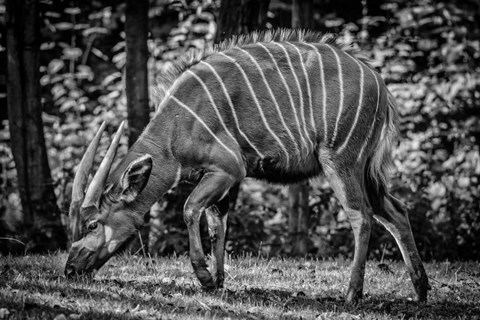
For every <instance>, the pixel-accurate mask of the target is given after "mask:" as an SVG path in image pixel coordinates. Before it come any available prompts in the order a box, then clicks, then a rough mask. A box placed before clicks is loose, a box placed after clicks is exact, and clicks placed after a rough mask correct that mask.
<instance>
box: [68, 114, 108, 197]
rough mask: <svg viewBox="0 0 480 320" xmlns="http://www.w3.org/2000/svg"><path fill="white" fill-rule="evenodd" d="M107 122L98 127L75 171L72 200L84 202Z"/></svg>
mask: <svg viewBox="0 0 480 320" xmlns="http://www.w3.org/2000/svg"><path fill="white" fill-rule="evenodd" d="M105 126H106V123H105V121H104V122H103V123H102V125H101V126H100V128H99V129H98V131H97V133H96V134H95V137H94V138H93V140H92V142H90V145H89V146H88V148H87V151H86V152H85V154H84V155H83V158H82V160H81V161H80V164H79V166H78V169H77V172H76V173H75V178H74V179H73V186H72V202H82V201H83V197H84V196H85V186H86V185H87V179H88V175H89V174H90V170H91V169H92V166H93V159H94V158H95V154H96V153H97V148H98V143H99V142H100V138H101V137H102V133H103V131H104V130H105Z"/></svg>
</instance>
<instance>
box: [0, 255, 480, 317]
mask: <svg viewBox="0 0 480 320" xmlns="http://www.w3.org/2000/svg"><path fill="white" fill-rule="evenodd" d="M65 259H66V255H65V254H64V253H60V254H56V255H49V256H35V255H33V256H25V257H17V258H12V257H0V319H24V318H32V319H54V318H55V319H56V320H62V319H114V318H115V319H117V318H121V319H408V318H425V319H442V318H443V319H480V268H479V263H450V262H440V263H433V264H428V265H427V273H428V274H429V276H430V282H431V285H432V291H430V294H429V302H428V303H427V304H426V305H422V304H417V303H415V302H413V301H412V300H411V298H410V297H411V296H412V293H413V288H412V286H411V283H410V280H409V277H408V276H407V275H406V274H405V272H404V268H403V265H402V264H401V263H395V262H389V263H386V264H383V265H379V264H378V263H376V262H370V263H368V266H367V271H366V276H365V298H364V300H363V301H362V303H361V304H360V305H359V306H357V307H355V308H351V309H346V308H345V307H344V305H343V302H344V301H343V294H344V292H345V291H346V286H347V281H348V277H349V261H346V260H335V261H305V260H302V259H301V260H298V259H297V260H291V259H262V258H257V257H244V258H239V259H231V258H230V259H227V270H228V271H227V273H228V274H227V277H226V288H225V289H224V290H221V291H218V292H216V293H206V292H203V291H202V290H201V288H200V287H199V284H198V282H197V280H196V279H195V277H194V275H193V274H192V269H191V267H190V264H189V261H188V259H187V258H186V257H176V258H171V259H167V258H161V259H145V258H140V257H136V256H123V257H116V258H114V259H112V260H111V261H110V262H109V263H107V265H106V266H105V267H104V268H103V269H101V270H100V271H99V272H98V274H97V275H96V276H95V278H94V281H93V282H91V283H87V282H74V281H70V280H66V279H65V278H64V277H63V265H64V263H65Z"/></svg>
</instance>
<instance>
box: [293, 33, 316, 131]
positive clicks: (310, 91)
mask: <svg viewBox="0 0 480 320" xmlns="http://www.w3.org/2000/svg"><path fill="white" fill-rule="evenodd" d="M286 43H288V44H289V45H291V46H292V47H294V48H295V50H297V53H298V56H299V59H300V64H301V65H302V70H303V74H304V76H305V81H306V82H307V95H308V103H309V107H310V122H311V126H312V130H313V133H314V140H316V139H317V127H316V126H315V119H314V117H313V107H312V89H311V87H310V77H309V76H308V73H307V69H306V68H305V63H303V59H302V53H301V52H300V49H299V48H298V47H297V46H296V45H295V44H293V43H291V42H286ZM310 140H311V139H310Z"/></svg>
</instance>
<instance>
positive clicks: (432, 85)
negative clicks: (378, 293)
mask: <svg viewBox="0 0 480 320" xmlns="http://www.w3.org/2000/svg"><path fill="white" fill-rule="evenodd" d="M219 6H220V3H219V2H218V1H211V0H203V1H190V0H189V1H187V0H182V1H180V0H151V1H150V9H149V30H150V36H149V39H148V50H149V54H150V57H149V60H148V70H149V77H150V84H151V87H152V88H154V87H155V86H156V85H157V83H158V82H161V73H162V72H163V71H164V70H165V69H166V68H168V67H169V66H170V65H171V64H172V62H173V61H175V59H176V58H178V57H179V56H180V55H182V54H184V53H185V52H186V51H187V50H192V49H202V48H204V47H205V45H208V44H211V43H213V41H214V39H215V36H216V21H217V14H218V10H219ZM4 12H5V5H4V3H3V1H0V34H1V38H0V41H1V42H0V57H1V64H2V65H1V66H0V71H1V75H2V76H1V77H0V91H1V93H0V103H1V105H2V109H1V112H0V116H1V119H2V123H1V125H0V192H1V193H0V237H2V238H1V239H0V248H1V250H2V252H7V251H8V252H12V251H15V250H17V251H20V252H23V251H24V249H25V247H24V246H23V245H22V244H20V243H18V242H15V241H11V240H6V239H4V238H6V237H9V238H15V237H16V235H17V234H18V230H19V228H21V225H22V208H21V201H20V197H19V193H18V184H17V180H16V177H17V175H16V172H15V165H14V162H13V156H12V152H11V149H10V134H9V123H8V121H7V120H6V109H5V108H4V107H3V105H5V101H6V93H5V90H4V89H5V77H4V76H3V75H4V74H5V72H4V71H5V70H6V65H5V62H6V59H5V56H6V52H5V47H6V44H5V36H4V35H5V32H4V30H5V17H4ZM40 12H41V14H42V16H41V40H42V44H41V47H40V49H41V53H40V65H41V66H40V72H41V80H40V81H41V86H42V92H41V99H42V106H43V116H42V118H43V123H44V132H45V140H46V144H47V150H48V157H49V162H50V168H51V170H52V173H51V174H52V179H53V182H54V186H55V194H56V196H57V202H58V205H59V207H60V208H61V212H62V219H63V223H64V224H66V220H67V219H66V216H67V214H68V205H69V203H70V195H71V183H72V180H73V176H74V172H75V166H76V165H77V164H78V162H79V160H80V158H81V156H82V155H83V152H84V148H85V146H86V144H87V142H88V141H90V140H91V138H92V137H93V134H94V133H95V131H96V129H97V128H98V127H99V125H100V123H101V122H102V121H104V120H106V121H108V123H109V128H110V129H109V130H110V131H113V130H114V129H115V128H116V127H117V126H118V124H119V123H120V121H121V120H123V119H125V118H126V117H127V107H126V99H125V90H124V75H125V63H126V62H125V61H126V52H125V34H124V32H123V30H124V23H125V15H124V12H125V5H124V4H123V2H119V1H110V0H96V1H73V0H72V1H43V2H41V3H40ZM312 14H313V25H312V28H313V29H316V30H319V31H323V32H332V33H335V34H338V37H339V38H341V39H342V40H343V41H345V42H348V43H352V45H355V46H359V47H361V48H362V51H363V52H364V54H365V55H366V56H368V57H370V58H371V59H372V62H373V65H374V66H375V67H376V68H377V70H379V71H380V72H381V74H382V76H383V77H384V78H385V80H386V81H387V83H388V85H389V88H390V89H391V91H392V92H393V94H394V95H395V97H396V98H397V101H398V105H399V109H400V114H401V138H400V142H399V145H398V146H397V147H396V148H395V163H396V166H397V168H398V170H396V171H395V172H394V173H393V183H392V188H393V189H394V193H395V194H396V195H398V196H399V197H400V198H402V199H404V200H406V201H407V202H408V203H409V207H410V219H411V224H412V229H413V233H414V235H415V238H416V240H417V246H418V247H419V251H420V254H421V256H422V257H424V258H425V259H427V260H429V259H436V260H438V259H462V260H479V259H480V181H479V178H480V152H479V146H478V145H479V139H480V121H479V120H480V108H479V106H478V100H479V98H480V70H479V69H480V64H479V61H480V5H479V4H478V2H477V1H474V0H457V1H435V0H420V1H414V0H376V1H374V0H369V1H366V0H363V1H360V0H359V1H345V0H344V1H333V0H323V1H320V0H317V1H312ZM290 21H291V7H290V2H288V1H280V0H276V1H271V2H270V6H269V9H268V13H267V15H266V21H265V22H266V24H265V27H266V28H275V27H288V26H290ZM150 94H151V99H150V100H151V111H153V110H154V108H155V105H157V104H158V101H156V99H155V90H154V89H151V90H150ZM106 142H107V141H106V140H105V141H103V142H102V143H103V144H102V146H101V150H100V154H102V153H103V152H104V151H105V148H106ZM127 144H128V141H127V138H126V137H125V138H124V140H123V141H122V148H121V149H120V152H119V156H120V157H121V156H122V155H123V154H124V153H125V152H126V150H127ZM240 190H241V192H240V194H239V197H238V199H237V203H236V207H235V210H234V211H233V212H232V214H231V215H230V217H229V234H228V239H229V240H228V243H227V250H228V251H229V252H231V253H234V254H238V253H243V252H253V253H254V254H259V253H260V254H263V255H270V256H275V255H282V254H287V253H289V252H290V248H289V242H288V238H287V235H288V231H287V216H288V194H287V191H286V189H284V188H282V187H277V186H270V185H265V184H260V183H258V182H256V181H251V180H247V181H245V183H243V184H242V185H241V188H240ZM175 196H176V195H175V191H173V192H171V193H170V194H168V195H167V196H166V197H165V200H164V201H163V202H162V203H160V204H159V205H158V206H157V207H156V209H155V211H154V212H153V214H152V220H151V221H150V226H151V230H152V233H151V236H150V237H151V246H150V247H151V253H152V254H158V255H167V254H171V253H173V252H176V253H179V254H181V253H184V252H186V250H187V249H188V248H187V245H188V241H187V231H186V228H185V226H184V223H183V218H182V215H181V212H180V210H179V209H180V208H181V205H179V204H178V203H177V202H176V200H175V199H176V197H175ZM308 204H309V210H310V221H311V223H310V224H309V230H308V233H309V237H308V239H310V240H309V243H308V254H309V255H312V256H321V257H330V256H338V255H342V256H347V257H349V256H351V255H352V254H353V236H352V235H351V231H350V226H349V224H348V222H347V220H346V216H345V214H344V212H343V210H342V209H341V208H340V206H339V204H338V202H337V201H336V199H335V198H334V197H333V193H332V191H331V190H330V189H329V187H328V184H326V183H325V182H323V181H322V180H320V181H318V185H317V186H315V187H312V188H311V192H310V197H309V200H308ZM205 235H206V233H205ZM205 245H206V246H208V241H206V242H205ZM370 257H375V258H379V259H380V258H386V257H388V258H399V257H400V255H399V252H398V249H397V247H396V245H395V244H394V241H393V238H391V237H390V236H389V235H387V234H386V233H385V232H384V230H383V229H381V228H380V227H379V226H375V229H374V232H373V235H372V240H371V241H370Z"/></svg>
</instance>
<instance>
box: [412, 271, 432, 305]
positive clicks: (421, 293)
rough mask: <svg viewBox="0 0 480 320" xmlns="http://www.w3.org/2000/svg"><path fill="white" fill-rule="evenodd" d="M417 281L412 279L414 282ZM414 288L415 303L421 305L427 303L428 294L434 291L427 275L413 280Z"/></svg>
mask: <svg viewBox="0 0 480 320" xmlns="http://www.w3.org/2000/svg"><path fill="white" fill-rule="evenodd" d="M413 279H415V278H414V277H412V280H413ZM413 286H414V288H415V301H417V302H420V303H425V302H427V294H428V291H429V290H432V287H431V286H430V284H429V283H428V277H427V275H426V274H423V275H421V276H420V277H417V279H415V280H413Z"/></svg>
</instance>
